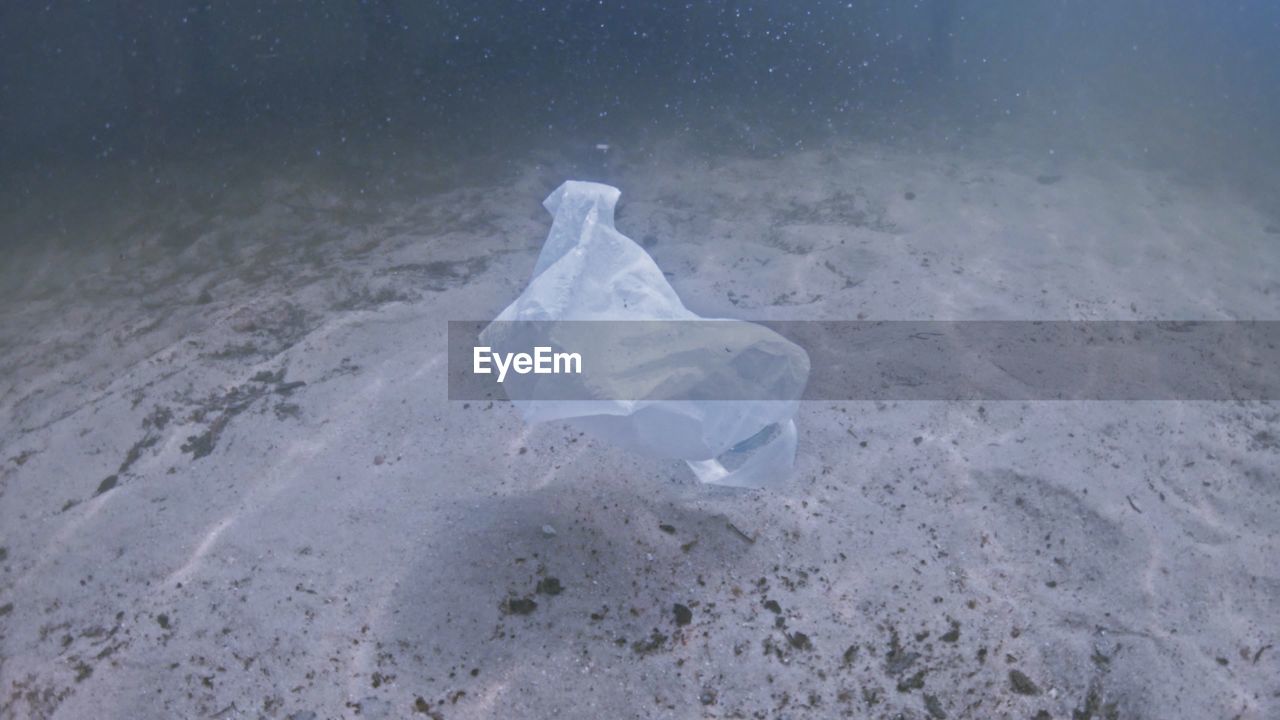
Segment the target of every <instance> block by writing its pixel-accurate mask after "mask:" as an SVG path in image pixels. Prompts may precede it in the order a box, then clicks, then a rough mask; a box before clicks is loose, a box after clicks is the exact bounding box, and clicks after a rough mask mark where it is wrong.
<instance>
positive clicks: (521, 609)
mask: <svg viewBox="0 0 1280 720" xmlns="http://www.w3.org/2000/svg"><path fill="white" fill-rule="evenodd" d="M506 609H507V612H509V613H511V614H513V615H528V614H529V613H531V612H533V611H534V610H537V609H538V603H536V602H534V601H533V600H531V599H529V598H507V602H506Z"/></svg>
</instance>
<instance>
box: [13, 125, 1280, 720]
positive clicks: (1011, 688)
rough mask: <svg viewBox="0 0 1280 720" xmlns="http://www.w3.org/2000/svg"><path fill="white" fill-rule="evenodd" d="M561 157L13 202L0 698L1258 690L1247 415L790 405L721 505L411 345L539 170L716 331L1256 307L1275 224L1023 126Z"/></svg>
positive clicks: (563, 697)
mask: <svg viewBox="0 0 1280 720" xmlns="http://www.w3.org/2000/svg"><path fill="white" fill-rule="evenodd" d="M594 145H595V143H594V142H590V143H585V144H584V147H583V148H582V150H581V152H580V153H579V154H578V155H576V156H573V157H567V158H566V157H558V156H550V157H547V158H544V160H543V162H541V163H540V164H533V163H530V164H528V165H519V166H514V167H508V168H507V169H506V170H505V171H504V172H503V173H500V175H499V176H498V177H497V179H494V180H492V181H486V183H484V184H480V185H473V186H463V187H457V188H454V189H449V190H441V189H439V188H441V187H444V186H448V185H449V184H450V183H451V182H452V181H451V180H450V178H449V177H445V176H440V175H433V174H432V171H431V169H430V168H429V167H425V168H424V167H412V165H413V162H412V161H411V160H410V159H408V158H403V159H400V160H397V161H391V162H392V164H391V165H389V166H387V165H383V166H377V165H375V164H373V163H370V165H369V166H367V167H365V168H364V170H365V174H364V175H360V174H356V173H352V174H348V175H342V174H336V175H335V174H334V173H325V172H321V171H318V170H316V169H315V168H314V167H312V166H308V165H306V164H296V165H293V166H288V167H284V166H282V167H274V166H271V165H268V164H265V163H264V164H263V166H261V167H258V166H255V165H254V164H253V162H252V160H251V159H242V160H241V161H240V162H241V163H242V164H241V166H240V167H241V168H248V169H247V170H244V171H243V175H242V176H235V174H234V173H233V172H231V171H224V176H223V177H222V178H221V180H222V182H219V181H218V180H216V179H209V178H203V177H202V175H201V173H202V172H203V171H202V169H201V168H200V167H199V166H191V167H179V168H171V169H168V170H167V171H166V172H168V173H169V175H168V178H169V181H171V182H174V183H176V184H177V185H178V186H180V187H181V188H182V189H181V191H175V192H173V193H172V194H171V195H164V194H158V193H156V192H153V191H139V192H137V193H136V194H135V196H136V198H137V199H136V200H135V201H132V202H122V203H120V204H118V205H117V206H116V207H113V208H108V209H102V210H98V211H96V212H95V213H93V214H90V215H89V216H88V217H87V219H85V220H83V221H80V222H77V224H75V225H73V226H71V227H65V226H63V227H56V228H55V227H54V225H56V224H55V223H48V224H46V223H40V222H25V223H22V224H15V225H14V227H21V228H23V231H24V232H29V233H30V234H31V238H32V240H33V241H35V242H37V243H39V247H40V249H39V250H35V249H28V250H26V251H24V252H21V253H16V254H15V255H14V256H13V258H12V260H11V262H9V263H7V267H5V268H4V269H3V270H0V277H2V278H3V282H4V287H3V290H2V291H0V292H2V293H3V299H4V305H3V314H0V368H3V375H2V376H0V411H2V412H0V715H3V716H6V717H10V716H11V717H65V718H80V717H121V718H124V717H129V718H135V717H136V718H143V717H258V716H265V717H280V718H285V717H288V718H295V719H298V720H302V719H304V718H312V717H315V718H326V717H356V716H359V717H375V718H376V717H388V718H393V717H409V716H416V715H421V716H423V717H438V718H450V719H452V718H485V717H510V718H516V717H581V718H601V717H726V718H733V717H740V718H764V717H769V718H774V717H837V716H849V717H886V718H888V717H906V718H929V717H932V718H944V717H945V718H1038V719H1041V720H1043V719H1044V718H1069V717H1070V718H1112V717H1118V718H1161V719H1164V718H1211V717H1212V718H1219V717H1221V718H1227V717H1238V718H1257V719H1262V718H1268V717H1275V716H1276V715H1277V714H1280V699H1278V697H1277V694H1278V693H1280V685H1277V678H1280V634H1278V633H1277V628H1280V566H1278V565H1277V563H1276V560H1275V559H1276V557H1280V482H1278V478H1277V470H1276V468H1277V467H1280V421H1278V418H1280V413H1277V411H1276V409H1275V407H1274V405H1272V404H1263V403H1252V404H1249V403H1246V404H1228V403H1173V402H1163V403H1102V402H1091V403H1051V402H1044V403H1021V402H1019V403H985V404H981V403H818V402H814V403H807V404H806V405H804V406H803V407H802V410H801V414H800V416H799V419H798V420H799V423H800V428H801V433H802V434H801V440H800V442H801V446H800V453H799V460H798V464H797V470H796V473H795V477H794V479H793V480H792V482H791V483H790V484H789V485H788V486H786V487H785V488H783V489H782V490H780V491H778V492H767V493H766V492H748V493H730V492H724V491H708V490H706V489H703V488H700V487H697V486H696V485H695V484H694V483H693V481H692V479H691V477H690V476H689V474H688V472H687V470H685V469H684V468H683V467H682V466H681V465H679V464H677V463H665V462H659V461H654V460H647V459H641V458H635V457H631V456H628V455H625V454H623V453H620V452H618V451H616V450H614V449H612V448H610V447H607V446H603V445H599V444H596V443H594V442H591V441H590V440H588V439H587V438H585V437H580V436H578V435H577V434H576V433H571V432H569V431H567V430H566V429H565V428H562V427H557V426H540V427H534V428H526V427H524V426H523V425H522V423H521V422H520V419H519V417H518V416H517V415H516V413H515V412H514V411H513V410H512V409H511V408H510V407H508V406H506V405H503V404H485V403H470V404H463V403H450V402H447V401H446V399H445V390H446V388H445V375H444V365H445V362H444V357H443V354H442V353H443V351H444V348H445V340H444V323H445V321H446V320H449V319H485V318H488V317H492V316H493V315H494V314H495V313H496V312H497V311H498V310H500V309H501V308H502V307H503V306H504V305H505V304H506V303H507V302H509V301H510V299H511V298H513V297H514V296H515V295H516V294H517V293H518V292H519V290H520V288H521V286H522V284H523V282H524V281H525V279H526V278H527V276H528V272H529V269H530V268H531V266H532V263H533V260H534V257H535V255H536V252H537V250H538V249H539V247H540V244H541V241H542V239H543V237H544V236H545V233H546V229H547V226H548V218H547V217H546V216H545V214H544V211H543V210H542V208H541V207H540V206H539V204H538V203H539V202H540V201H541V199H542V198H543V197H544V196H545V195H546V194H547V192H548V191H549V190H550V189H551V188H554V187H555V186H556V185H557V184H558V183H559V182H560V181H562V180H563V179H565V177H566V176H574V175H576V176H578V177H581V178H583V179H602V180H607V181H610V182H613V183H614V184H617V185H618V186H619V187H621V189H622V191H623V197H622V201H621V204H620V206H619V214H618V226H619V229H621V230H622V231H623V232H625V233H627V234H628V235H630V236H631V237H633V238H635V239H636V240H637V241H641V242H643V243H645V245H646V247H647V248H648V249H649V251H650V253H651V254H652V255H653V257H654V258H655V260H656V261H657V262H658V264H659V265H660V266H661V267H662V268H663V269H664V270H665V271H667V272H668V273H669V277H670V279H671V282H672V283H673V285H674V286H675V288H676V290H677V291H678V292H679V293H680V294H681V296H682V297H683V298H684V300H685V302H686V304H687V305H688V306H689V307H690V308H691V309H693V310H695V311H697V312H699V313H701V314H704V315H725V316H736V317H744V318H748V319H784V318H788V319H789V318H797V319H799V318H822V319H838V318H849V319H853V318H866V319H1020V320H1025V319H1152V318H1158V319H1177V320H1188V319H1230V318H1241V319H1268V320H1275V319H1280V316H1278V315H1277V310H1276V308H1277V307H1278V306H1277V298H1280V253H1278V252H1276V249H1275V248H1276V244H1277V242H1280V230H1278V229H1277V227H1276V226H1277V224H1280V220H1277V218H1275V217H1267V216H1264V215H1263V214H1261V213H1260V212H1259V211H1258V210H1257V209H1255V208H1252V207H1250V206H1249V205H1248V204H1246V203H1244V202H1242V201H1240V200H1239V199H1237V198H1234V197H1233V196H1232V195H1231V194H1230V193H1228V192H1227V191H1226V190H1224V189H1221V188H1216V187H1214V186H1213V185H1212V184H1211V183H1209V182H1190V181H1187V180H1185V179H1179V178H1175V177H1171V176H1167V175H1162V174H1159V173H1156V172H1154V171H1141V170H1137V169H1134V168H1132V167H1130V166H1127V165H1125V164H1123V163H1121V162H1119V161H1108V160H1093V161H1086V160H1075V161H1067V160H1062V159H1058V158H1057V157H1056V156H1051V155H1048V154H1047V153H1040V152H1032V151H1027V152H1024V153H1012V152H1003V153H989V154H987V156H983V153H981V152H980V151H978V150H972V151H970V152H969V153H968V154H966V155H963V156H962V155H949V154H945V153H936V154H933V153H931V154H923V153H918V152H909V151H906V150H901V149H895V148H892V147H886V146H869V145H849V146H839V147H832V148H824V149H816V150H797V151H794V152H791V153H789V154H788V155H787V156H786V158H785V159H774V158H756V159H750V158H739V159H727V158H715V157H712V158H707V157H701V156H699V154H698V153H697V152H694V151H693V150H691V149H690V148H688V147H684V146H681V145H679V144H674V143H673V144H669V145H664V146H662V149H661V150H659V151H658V152H656V153H654V154H651V155H645V156H639V155H636V156H632V155H629V154H628V149H627V148H626V147H625V146H616V145H615V146H613V147H611V148H610V149H609V150H608V151H602V150H596V149H594ZM975 157H982V159H974V158H975ZM396 163H399V164H396ZM353 177H355V178H360V177H364V178H370V177H372V178H379V177H383V178H385V177H394V178H397V179H398V182H397V183H396V184H395V186H394V187H390V186H388V184H387V183H385V182H372V181H370V182H365V181H364V180H359V179H356V180H353V179H350V178H353ZM339 178H345V179H339ZM202 183H203V184H202ZM47 202H48V203H50V206H52V207H56V206H57V203H58V202H59V200H58V199H57V198H53V199H51V200H48V201H47ZM32 212H36V211H32ZM552 579H554V580H555V582H552ZM529 601H532V602H529ZM677 605H678V606H680V609H679V610H677ZM682 622H683V623H684V624H681V623H682Z"/></svg>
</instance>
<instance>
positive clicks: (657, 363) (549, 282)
mask: <svg viewBox="0 0 1280 720" xmlns="http://www.w3.org/2000/svg"><path fill="white" fill-rule="evenodd" d="M619 195H620V192H619V191H618V189H617V188H614V187H610V186H608V185H602V184H598V183H589V182H576V181H569V182H566V183H564V184H563V185H561V186H560V187H559V188H557V189H556V190H555V192H553V193H551V195H550V196H549V197H547V199H546V200H545V201H544V202H543V206H544V207H546V208H547V210H548V211H549V212H550V213H551V214H552V216H553V217H554V221H553V223H552V226H551V232H550V234H549V235H548V236H547V241H546V244H545V245H543V248H542V252H541V254H540V255H539V256H538V260H537V264H536V265H535V267H534V271H533V277H532V278H531V279H530V281H529V285H528V287H527V288H526V289H525V291H524V292H523V293H522V294H521V295H520V297H519V298H517V299H516V301H515V302H513V303H511V305H509V306H508V307H507V308H506V309H505V310H503V311H502V313H501V314H499V315H498V317H497V318H495V320H494V322H493V323H492V324H490V325H489V326H488V327H487V328H485V330H484V331H483V332H482V333H481V339H482V341H483V342H485V343H486V344H488V345H493V346H498V347H502V346H513V345H514V346H520V345H524V346H526V347H527V345H528V343H527V338H524V339H521V340H516V339H515V338H514V337H513V336H514V335H516V334H519V333H521V332H524V331H525V330H527V327H528V326H529V325H532V326H534V327H536V328H538V332H539V333H540V338H541V340H540V341H543V342H551V343H554V344H555V345H556V346H558V347H563V348H572V349H574V350H580V351H581V354H582V355H583V356H584V357H588V358H594V359H599V358H603V359H602V360H599V361H598V362H594V363H587V364H588V365H589V368H588V372H587V373H586V376H585V377H584V378H575V379H573V380H572V382H574V383H577V385H575V387H577V388H578V389H579V390H580V389H581V388H582V387H589V389H590V398H588V399H582V397H583V396H582V395H581V394H572V395H570V394H566V393H564V392H563V390H562V389H560V390H557V389H555V388H558V387H560V388H562V386H556V385H554V384H548V383H547V381H544V380H542V379H538V380H536V381H530V382H534V383H535V384H534V385H529V384H528V383H526V385H525V386H524V389H523V390H522V391H521V392H519V393H516V392H513V391H512V390H511V389H510V386H509V389H508V394H509V395H511V398H512V401H513V402H514V403H515V404H516V405H517V407H519V408H520V409H521V411H522V412H523V415H524V419H525V421H526V422H530V423H535V422H547V421H553V420H555V421H564V422H568V423H569V424H570V425H572V426H574V427H577V428H579V429H581V430H583V431H584V432H586V433H588V434H590V435H593V436H595V437H598V438H602V439H604V440H608V441H610V442H613V443H616V444H618V445H620V446H622V447H625V448H627V449H629V450H632V451H634V452H638V453H643V454H646V455H649V456H653V457H661V458H673V459H680V460H684V461H686V462H687V463H688V465H689V467H690V468H691V469H692V470H693V472H694V474H695V475H697V477H698V479H699V480H701V481H702V482H705V483H714V484H718V485H730V486H739V487H762V486H765V485H768V484H770V483H776V482H780V481H782V480H785V479H786V478H787V477H788V476H789V474H790V470H791V467H792V465H793V463H794V461H795V452H796V427H795V422H794V421H793V419H792V417H793V416H794V415H795V412H796V407H797V404H798V401H799V397H800V394H801V393H802V392H803V390H804V386H805V382H806V381H807V379H808V375H809V357H808V355H807V354H806V353H805V351H804V350H803V349H802V348H800V347H799V346H798V345H796V344H794V343H792V342H790V341H788V340H787V339H786V338H783V337H782V336H780V335H778V334H777V333H775V332H773V331H772V330H769V329H768V328H765V327H763V326H761V325H756V324H753V323H747V322H742V321H738V320H723V319H710V318H701V317H699V316H698V315H696V314H694V313H693V312H691V311H689V310H688V309H687V308H685V306H684V304H683V303H682V302H681V301H680V298H679V297H678V296H677V295H676V293H675V290H674V289H672V287H671V285H670V284H669V283H668V282H667V280H666V277H664V276H663V274H662V271H661V270H660V269H659V268H658V266H657V264H656V263H655V262H654V261H653V258H651V257H649V254H648V253H646V252H645V251H644V249H643V248H641V247H640V246H639V245H638V244H636V243H635V242H634V241H632V240H631V239H629V238H627V237H626V236H625V235H623V234H621V233H620V232H618V231H617V230H616V229H615V228H614V224H613V210H614V205H615V204H616V203H617V201H618V197H619ZM525 321H533V322H531V323H528V324H527V325H526V322H525ZM579 321H594V322H579ZM517 328H521V329H517ZM597 351H598V352H597ZM522 380H523V379H522ZM537 382H542V383H543V384H542V385H537V384H536V383H537Z"/></svg>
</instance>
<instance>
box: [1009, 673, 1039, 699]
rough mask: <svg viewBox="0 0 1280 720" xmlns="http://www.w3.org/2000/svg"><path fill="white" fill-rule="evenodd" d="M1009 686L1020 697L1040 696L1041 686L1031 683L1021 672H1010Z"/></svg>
mask: <svg viewBox="0 0 1280 720" xmlns="http://www.w3.org/2000/svg"><path fill="white" fill-rule="evenodd" d="M1009 684H1010V685H1012V686H1013V691H1014V692H1016V693H1018V694H1019V695H1039V694H1040V686H1039V685H1036V684H1035V683H1034V682H1032V681H1031V678H1029V677H1027V676H1026V675H1025V674H1024V673H1023V672H1022V671H1021V670H1010V671H1009Z"/></svg>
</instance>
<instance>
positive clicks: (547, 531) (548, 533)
mask: <svg viewBox="0 0 1280 720" xmlns="http://www.w3.org/2000/svg"><path fill="white" fill-rule="evenodd" d="M542 534H543V536H545V537H555V536H556V529H555V528H553V527H551V526H550V525H543V526H542Z"/></svg>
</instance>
